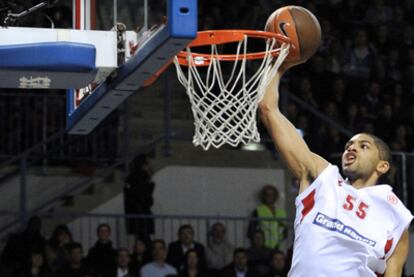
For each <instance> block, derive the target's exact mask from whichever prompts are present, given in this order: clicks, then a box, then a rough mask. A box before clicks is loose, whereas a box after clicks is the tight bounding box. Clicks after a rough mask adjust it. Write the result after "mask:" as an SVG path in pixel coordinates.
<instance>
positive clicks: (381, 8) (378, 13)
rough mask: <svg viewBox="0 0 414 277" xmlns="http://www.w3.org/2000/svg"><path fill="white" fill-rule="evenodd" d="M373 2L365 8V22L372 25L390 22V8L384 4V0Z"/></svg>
mask: <svg viewBox="0 0 414 277" xmlns="http://www.w3.org/2000/svg"><path fill="white" fill-rule="evenodd" d="M373 2H374V3H373V4H372V5H370V6H369V8H368V10H367V13H366V17H365V22H366V23H368V24H369V25H370V26H373V27H374V26H376V25H379V24H387V23H388V22H390V21H391V19H392V9H391V8H390V7H388V6H386V5H384V0H374V1H373Z"/></svg>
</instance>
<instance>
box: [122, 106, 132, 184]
mask: <svg viewBox="0 0 414 277" xmlns="http://www.w3.org/2000/svg"><path fill="white" fill-rule="evenodd" d="M128 103H129V102H128V101H125V102H124V104H123V118H122V120H123V121H124V123H123V125H124V130H123V135H124V137H123V138H122V139H123V143H122V144H123V147H122V155H123V158H124V170H123V171H124V172H123V175H124V176H123V178H124V180H125V179H126V177H127V176H128V173H129V150H130V149H129V148H130V147H129V142H130V141H129V140H130V122H131V121H130V114H129V104H128Z"/></svg>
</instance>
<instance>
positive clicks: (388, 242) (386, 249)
mask: <svg viewBox="0 0 414 277" xmlns="http://www.w3.org/2000/svg"><path fill="white" fill-rule="evenodd" d="M392 242H393V239H392V238H391V239H389V240H387V243H386V244H385V247H384V253H385V255H387V253H388V252H389V251H390V250H391V247H392Z"/></svg>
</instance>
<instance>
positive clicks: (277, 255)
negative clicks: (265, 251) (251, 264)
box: [266, 250, 288, 277]
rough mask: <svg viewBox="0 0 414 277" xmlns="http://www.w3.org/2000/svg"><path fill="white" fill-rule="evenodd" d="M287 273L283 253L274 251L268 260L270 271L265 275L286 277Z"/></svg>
mask: <svg viewBox="0 0 414 277" xmlns="http://www.w3.org/2000/svg"><path fill="white" fill-rule="evenodd" d="M287 273H288V269H287V267H286V256H285V254H284V253H283V252H282V251H278V250H276V251H274V252H273V254H272V260H271V262H270V271H269V273H268V274H267V275H266V277H286V276H287Z"/></svg>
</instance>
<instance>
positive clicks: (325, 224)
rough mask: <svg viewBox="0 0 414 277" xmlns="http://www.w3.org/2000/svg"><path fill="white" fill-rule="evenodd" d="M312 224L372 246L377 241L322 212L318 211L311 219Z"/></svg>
mask: <svg viewBox="0 0 414 277" xmlns="http://www.w3.org/2000/svg"><path fill="white" fill-rule="evenodd" d="M313 224H315V225H317V226H320V227H322V228H325V229H327V230H329V231H333V232H338V233H339V234H342V235H344V236H347V237H348V238H351V239H353V240H357V241H361V242H363V243H366V244H368V245H370V246H372V247H374V246H375V245H376V244H377V243H376V242H375V241H373V240H371V239H369V238H367V237H364V236H363V235H361V234H360V233H358V232H357V231H356V230H355V229H354V228H352V227H350V226H347V225H345V224H344V223H342V222H341V221H340V220H339V219H336V218H331V217H329V216H327V215H324V214H323V213H318V214H317V215H316V216H315V219H314V220H313Z"/></svg>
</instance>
